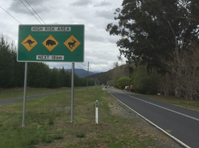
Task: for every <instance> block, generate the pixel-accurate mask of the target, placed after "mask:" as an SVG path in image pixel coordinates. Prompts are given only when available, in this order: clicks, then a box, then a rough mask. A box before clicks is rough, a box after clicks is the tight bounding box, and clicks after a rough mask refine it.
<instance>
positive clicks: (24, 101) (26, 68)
mask: <svg viewBox="0 0 199 148" xmlns="http://www.w3.org/2000/svg"><path fill="white" fill-rule="evenodd" d="M27 70H28V63H27V62H25V72H24V96H23V118H22V127H24V126H25V111H26V87H27Z"/></svg>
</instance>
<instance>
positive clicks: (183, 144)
mask: <svg viewBox="0 0 199 148" xmlns="http://www.w3.org/2000/svg"><path fill="white" fill-rule="evenodd" d="M108 92H109V91H108ZM109 94H110V95H111V96H113V95H112V94H111V93H110V92H109ZM113 97H114V98H115V99H116V100H117V101H119V102H120V103H121V104H123V105H124V106H126V107H127V108H128V109H130V110H131V111H133V112H134V113H136V114H137V115H138V116H140V117H141V118H143V119H144V120H146V121H147V122H149V123H150V124H152V125H153V126H155V127H156V128H157V129H159V130H160V131H162V132H163V133H164V134H166V135H167V136H169V137H170V138H172V139H173V140H175V141H176V142H178V143H179V144H181V145H182V146H184V147H185V148H191V147H190V146H188V145H186V144H185V143H183V142H182V141H180V140H179V139H177V138H176V137H174V136H172V135H171V134H169V133H168V132H166V131H165V130H164V129H162V128H161V127H159V126H158V125H156V124H155V123H153V122H151V121H150V120H148V119H147V118H145V117H144V116H142V115H141V114H139V113H138V112H136V111H135V110H133V109H132V108H130V107H129V106H128V105H126V104H124V103H123V102H122V101H120V100H119V99H117V98H116V97H115V96H113Z"/></svg>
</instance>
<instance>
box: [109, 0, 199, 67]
mask: <svg viewBox="0 0 199 148" xmlns="http://www.w3.org/2000/svg"><path fill="white" fill-rule="evenodd" d="M198 11H199V1H197V0H123V3H122V9H119V8H118V9H116V11H115V15H116V17H115V20H118V24H113V23H110V24H108V25H107V28H106V30H107V31H108V32H109V33H110V35H119V36H121V37H122V38H121V39H120V40H119V41H118V42H117V46H118V47H119V50H120V52H121V54H124V56H125V57H127V59H128V60H129V61H134V62H136V61H139V60H140V59H141V61H142V62H143V63H146V64H147V66H148V67H153V66H155V67H158V68H159V69H161V70H165V69H164V66H163V64H164V63H161V60H160V57H161V58H165V59H166V58H167V59H168V60H173V57H170V56H169V53H170V52H173V51H174V52H175V57H174V58H175V59H178V58H179V53H180V52H181V50H186V48H187V46H188V45H189V44H191V40H197V38H198V37H197V36H198V35H197V30H198V29H197V28H198V27H197V25H198V20H199V19H198V18H199V16H198V15H197V12H198Z"/></svg>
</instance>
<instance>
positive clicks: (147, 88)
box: [131, 65, 161, 94]
mask: <svg viewBox="0 0 199 148" xmlns="http://www.w3.org/2000/svg"><path fill="white" fill-rule="evenodd" d="M160 77H161V76H160V74H158V73H157V72H156V71H155V70H151V72H150V73H149V74H148V72H147V68H146V66H144V65H139V66H138V67H137V68H136V69H135V71H134V73H133V75H132V78H131V81H132V83H133V90H135V91H136V92H138V93H143V94H156V93H157V92H158V90H159V81H160Z"/></svg>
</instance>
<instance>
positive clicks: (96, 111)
mask: <svg viewBox="0 0 199 148" xmlns="http://www.w3.org/2000/svg"><path fill="white" fill-rule="evenodd" d="M95 123H96V124H98V100H96V102H95Z"/></svg>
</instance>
